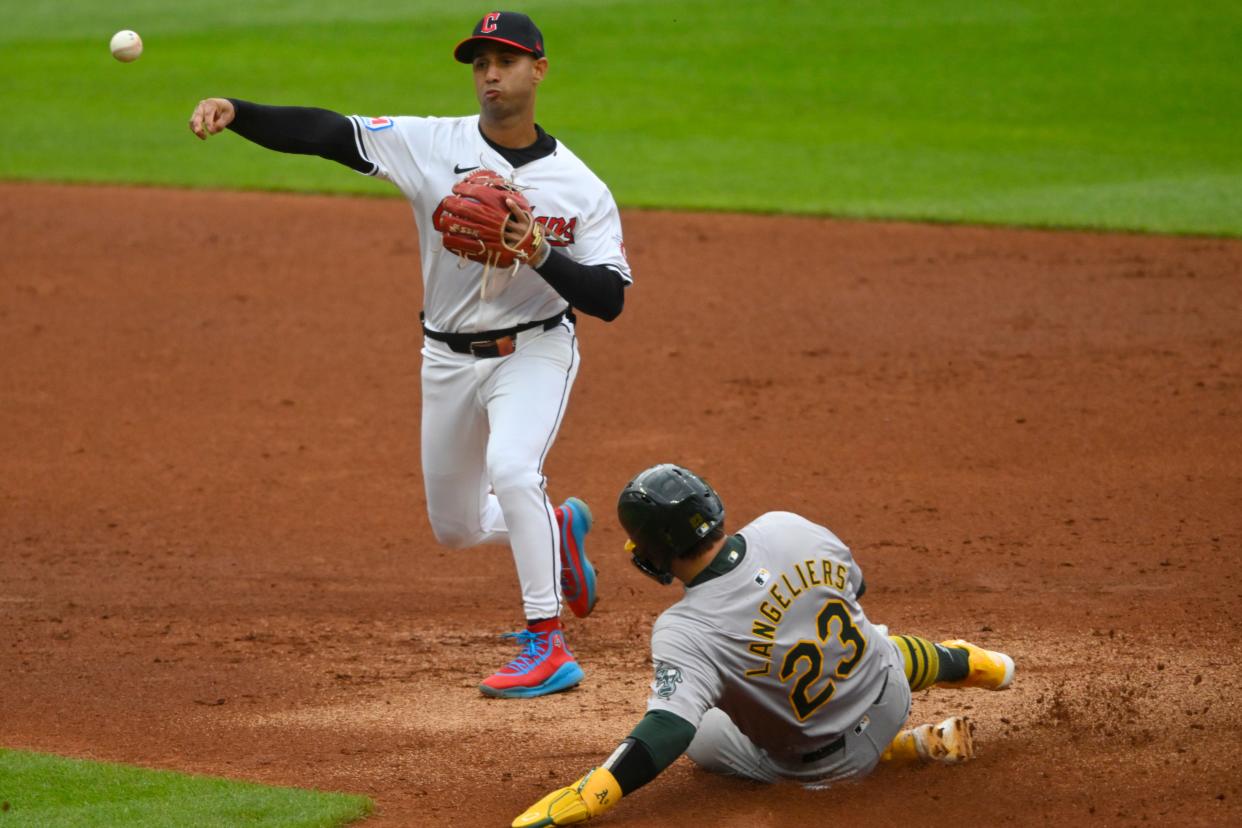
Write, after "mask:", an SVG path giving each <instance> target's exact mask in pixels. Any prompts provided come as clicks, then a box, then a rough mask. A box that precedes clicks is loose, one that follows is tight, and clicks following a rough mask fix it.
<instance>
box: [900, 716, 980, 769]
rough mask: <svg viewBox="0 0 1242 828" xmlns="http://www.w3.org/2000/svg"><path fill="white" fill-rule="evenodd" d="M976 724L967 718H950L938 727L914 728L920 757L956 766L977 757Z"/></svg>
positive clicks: (926, 725)
mask: <svg viewBox="0 0 1242 828" xmlns="http://www.w3.org/2000/svg"><path fill="white" fill-rule="evenodd" d="M974 728H975V726H974V724H973V723H972V722H971V721H970V719H968V718H967V717H965V716H950V717H949V718H947V719H945V720H944V721H943V722H941V723H940V724H938V725H929V724H925V725H920V726H918V727H916V728H914V738H915V740H916V741H917V743H918V747H919V755H920V756H921V757H922V758H923V759H925V760H926V761H928V762H943V763H944V764H946V765H956V764H958V763H959V762H965V761H966V760H967V759H973V758H974V757H975V739H974Z"/></svg>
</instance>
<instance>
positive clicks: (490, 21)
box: [479, 12, 500, 34]
mask: <svg viewBox="0 0 1242 828" xmlns="http://www.w3.org/2000/svg"><path fill="white" fill-rule="evenodd" d="M499 19H500V12H492V13H491V14H488V15H484V16H483V25H482V26H480V27H479V34H491V33H492V32H494V31H496V21H497V20H499Z"/></svg>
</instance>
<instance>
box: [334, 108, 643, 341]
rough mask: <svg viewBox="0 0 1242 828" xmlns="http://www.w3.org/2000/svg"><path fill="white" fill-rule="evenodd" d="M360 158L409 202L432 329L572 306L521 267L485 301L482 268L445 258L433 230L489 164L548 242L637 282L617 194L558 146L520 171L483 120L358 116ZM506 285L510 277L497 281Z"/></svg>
mask: <svg viewBox="0 0 1242 828" xmlns="http://www.w3.org/2000/svg"><path fill="white" fill-rule="evenodd" d="M353 122H354V125H355V132H356V134H357V140H358V152H359V153H360V154H361V155H362V157H363V159H365V160H366V161H368V162H370V163H371V164H373V165H374V170H372V171H371V172H370V174H371V175H374V176H377V177H379V178H383V179H385V180H388V181H391V182H392V183H393V184H395V185H396V186H397V187H398V188H399V189H400V190H401V192H402V193H403V194H404V195H405V197H406V198H407V199H409V201H410V203H411V204H412V205H413V208H414V216H415V219H416V224H417V225H418V241H419V250H420V251H421V255H422V266H423V267H422V269H423V310H424V313H425V314H426V323H427V326H428V327H429V328H431V329H432V330H436V331H442V332H448V333H461V332H469V331H489V330H499V329H503V328H508V327H512V326H514V325H519V324H522V323H524V322H531V321H534V320H537V319H547V318H548V317H551V316H554V315H556V313H557V312H558V311H561V310H564V309H565V307H566V305H567V303H566V302H565V300H564V299H563V298H562V297H561V296H560V295H559V294H558V293H557V292H556V291H555V290H553V289H552V288H551V287H550V286H549V285H548V283H547V282H545V281H544V280H543V278H542V277H540V276H539V274H538V273H536V272H535V271H534V270H532V269H530V268H528V267H526V266H522V267H520V268H519V269H518V271H517V273H516V275H515V276H514V277H513V279H512V281H511V282H509V283H508V284H505V285H502V287H503V289H502V290H499V291H496V290H490V291H489V296H488V298H482V297H481V296H480V290H479V286H480V283H481V280H482V278H483V265H481V264H477V263H475V262H470V261H466V260H463V259H461V258H459V257H458V256H457V255H455V254H453V253H451V252H449V251H446V250H445V249H444V247H443V246H442V245H441V243H440V234H439V233H438V232H437V231H436V229H435V228H434V227H433V226H432V224H431V214H432V212H433V211H434V210H435V208H436V205H438V204H439V203H440V200H441V199H442V198H444V197H445V196H446V195H449V194H450V193H451V191H452V188H453V185H454V184H456V183H457V182H458V181H460V180H461V179H462V178H464V177H465V176H466V175H467V174H468V173H469V172H471V171H472V170H475V169H478V168H480V167H482V168H486V169H490V170H495V171H496V172H498V173H500V174H501V175H502V176H504V177H505V178H509V179H511V180H512V181H513V182H514V183H515V184H516V185H518V186H519V187H521V188H522V189H523V193H524V195H525V196H526V198H527V200H528V201H529V202H530V204H531V207H532V212H533V213H534V216H535V220H536V221H538V222H539V223H541V224H542V225H543V226H544V231H545V234H546V238H547V241H548V243H549V244H551V245H552V246H553V247H555V248H557V249H558V250H560V251H561V252H562V253H564V254H566V255H568V256H569V257H570V258H572V259H574V260H576V261H578V262H581V263H583V264H590V265H607V266H609V267H612V268H613V269H615V270H616V271H617V272H618V273H620V274H621V275H622V277H623V278H624V279H625V280H626V282H627V283H628V282H630V281H631V276H630V268H629V264H628V263H627V262H626V259H625V244H624V241H623V239H622V235H621V216H620V213H619V212H618V210H617V205H616V202H615V201H614V200H613V197H612V193H610V192H609V190H608V187H607V186H606V185H605V184H604V182H603V181H601V180H600V179H599V178H598V177H597V176H596V175H595V174H594V173H593V172H591V170H590V169H589V168H588V167H587V166H586V164H584V163H582V161H581V160H579V159H578V157H577V156H576V155H574V154H573V153H572V152H570V150H569V148H568V147H566V146H565V145H564V144H562V143H560V142H559V141H558V142H557V145H556V149H555V151H554V152H552V153H551V154H550V155H547V156H545V157H543V158H539V159H536V160H534V161H530V162H528V163H526V164H523V165H521V166H519V167H517V168H516V169H515V168H514V167H513V166H512V165H511V164H510V163H509V162H508V161H506V160H505V158H504V156H502V155H501V154H500V153H499V152H497V151H496V149H494V148H493V147H492V146H491V145H490V144H489V143H488V142H487V141H486V140H485V139H484V137H483V135H482V133H480V132H479V116H478V115H472V116H469V117H464V118H437V117H413V116H401V117H395V118H390V117H384V118H367V117H363V116H360V115H354V116H353ZM493 276H494V278H499V279H502V280H503V279H505V278H507V275H506V274H503V273H501V274H494V275H493Z"/></svg>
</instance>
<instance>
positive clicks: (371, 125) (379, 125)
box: [362, 117, 392, 132]
mask: <svg viewBox="0 0 1242 828" xmlns="http://www.w3.org/2000/svg"><path fill="white" fill-rule="evenodd" d="M362 125H363V126H364V127H366V128H367V129H369V130H371V131H372V132H379V131H380V130H381V129H390V128H391V127H392V118H388V117H383V118H364V119H363V120H362Z"/></svg>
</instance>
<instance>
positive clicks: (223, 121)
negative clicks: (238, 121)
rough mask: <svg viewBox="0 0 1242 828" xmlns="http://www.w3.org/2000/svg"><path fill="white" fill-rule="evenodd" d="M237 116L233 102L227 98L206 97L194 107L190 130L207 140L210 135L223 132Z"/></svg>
mask: <svg viewBox="0 0 1242 828" xmlns="http://www.w3.org/2000/svg"><path fill="white" fill-rule="evenodd" d="M236 116H237V111H236V110H235V109H234V108H233V102H232V101H230V100H228V99H227V98H205V99H203V100H201V101H199V102H198V106H196V107H194V114H193V115H191V116H190V131H191V132H193V133H194V134H195V135H197V136H198V137H199V138H200V139H202V140H204V141H206V140H207V136H208V135H215V134H216V133H217V132H222V131H223V130H224V128H225V127H227V126H228V125H229V124H231V123H233V118H234V117H236Z"/></svg>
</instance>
